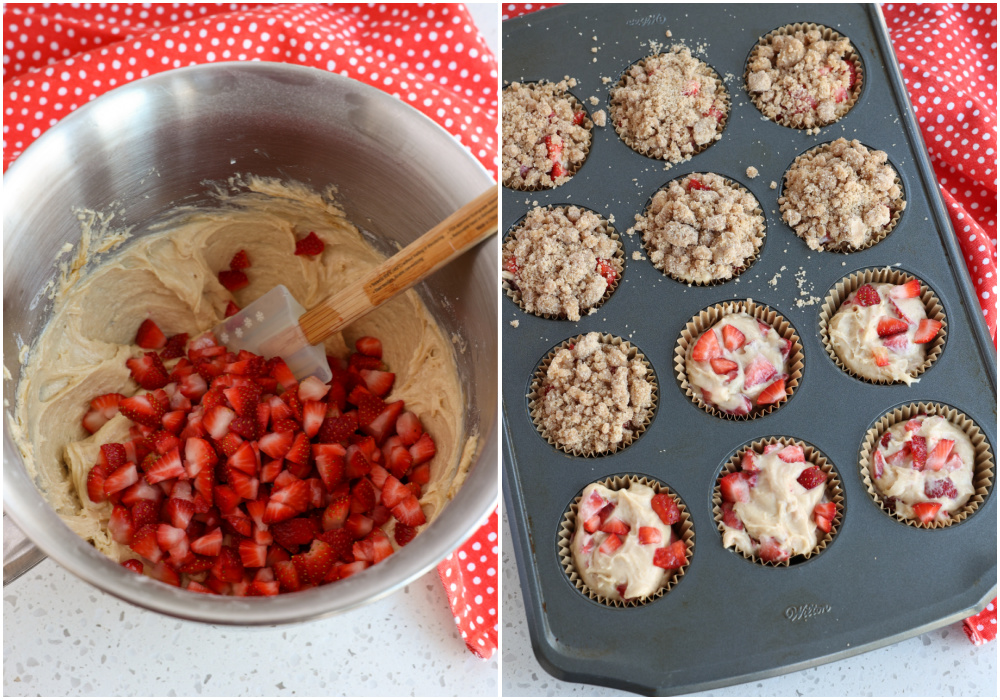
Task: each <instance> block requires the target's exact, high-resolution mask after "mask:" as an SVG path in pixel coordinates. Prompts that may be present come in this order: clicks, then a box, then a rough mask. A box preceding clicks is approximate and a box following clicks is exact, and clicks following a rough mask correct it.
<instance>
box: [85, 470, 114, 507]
mask: <svg viewBox="0 0 1000 700" xmlns="http://www.w3.org/2000/svg"><path fill="white" fill-rule="evenodd" d="M108 474H109V469H108V468H107V467H106V466H104V465H103V464H95V465H94V466H93V467H91V468H90V472H89V473H88V474H87V497H88V498H89V499H90V500H91V501H92V502H94V503H104V501H106V500H107V494H105V493H104V481H105V479H107V478H108Z"/></svg>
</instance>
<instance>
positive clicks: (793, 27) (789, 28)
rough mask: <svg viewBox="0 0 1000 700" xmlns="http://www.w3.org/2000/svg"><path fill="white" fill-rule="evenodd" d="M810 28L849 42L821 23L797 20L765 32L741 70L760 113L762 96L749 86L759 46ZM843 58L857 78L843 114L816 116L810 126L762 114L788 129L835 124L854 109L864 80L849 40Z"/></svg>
mask: <svg viewBox="0 0 1000 700" xmlns="http://www.w3.org/2000/svg"><path fill="white" fill-rule="evenodd" d="M811 29H818V30H819V31H820V33H821V34H822V35H823V39H824V40H825V41H837V40H839V39H842V38H847V40H848V42H850V38H848V37H843V36H842V35H841V34H839V33H837V32H835V31H834V30H832V29H830V28H829V27H826V26H823V25H822V24H813V23H812V22H805V23H802V22H798V23H795V24H786V25H785V26H784V27H778V28H777V29H775V30H774V31H772V32H770V33H769V34H766V35H765V36H763V37H761V39H760V40H759V41H758V42H757V45H756V46H754V48H753V50H752V51H751V52H750V56H748V57H747V62H746V68H745V69H744V70H743V85H744V88H745V89H746V93H747V96H748V97H749V98H750V101H751V102H753V104H754V106H755V107H756V108H757V109H758V110H760V113H761V114H762V115H763V114H764V101H763V99H762V96H761V94H760V93H754V92H750V88H749V80H750V64H751V63H753V61H754V59H755V58H757V53H758V52H759V51H760V48H761V47H762V46H769V45H770V44H771V42H772V41H773V40H774V37H776V36H780V35H788V34H794V33H795V32H797V31H809V30H811ZM844 58H845V59H846V60H848V61H850V62H851V63H853V64H854V70H855V74H856V75H857V78H856V80H855V82H854V88H853V89H852V90H851V95H850V98H849V99H848V100H846V104H847V109H846V110H844V112H843V114H841V115H840V116H838V117H836V118H835V119H833V120H832V121H821V120H819V119H818V118H817V120H816V121H817V123H816V124H814V125H813V126H811V127H806V126H793V125H792V124H790V123H789V121H788V119H786V118H785V117H784V115H782V117H781V118H774V119H772V118H771V117H767V115H764V116H765V117H766V118H767V119H770V120H771V121H773V122H774V123H776V124H780V125H781V126H787V127H788V128H789V129H798V130H800V131H807V132H808V131H810V130H812V129H815V130H816V132H818V131H819V129H821V128H822V127H824V126H830V124H835V123H836V122H838V121H840V120H841V119H843V118H844V117H846V116H847V115H848V114H850V112H851V110H852V109H854V105H855V104H857V101H858V98H859V97H860V96H861V88H862V86H863V85H864V82H865V66H864V63H862V61H861V57H860V56H858V53H857V50H856V49H855V48H854V43H853V42H851V52H850V53H848V54H847V55H846V56H845V57H844Z"/></svg>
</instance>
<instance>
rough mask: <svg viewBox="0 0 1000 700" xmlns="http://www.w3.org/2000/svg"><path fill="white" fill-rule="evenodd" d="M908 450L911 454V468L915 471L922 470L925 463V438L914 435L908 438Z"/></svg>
mask: <svg viewBox="0 0 1000 700" xmlns="http://www.w3.org/2000/svg"><path fill="white" fill-rule="evenodd" d="M910 451H911V453H912V456H913V468H914V469H916V470H917V471H923V469H924V467H925V466H926V465H927V439H926V438H923V437H921V436H919V435H914V436H913V437H912V438H911V439H910Z"/></svg>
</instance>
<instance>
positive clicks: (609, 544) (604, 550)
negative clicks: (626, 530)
mask: <svg viewBox="0 0 1000 700" xmlns="http://www.w3.org/2000/svg"><path fill="white" fill-rule="evenodd" d="M621 546H622V540H621V538H620V537H618V535H615V534H611V535H608V536H607V538H605V540H604V542H602V543H601V546H600V548H599V549H598V551H599V552H600V553H601V554H611V553H612V552H614V551H615V550H616V549H618V548H619V547H621ZM657 551H659V550H657Z"/></svg>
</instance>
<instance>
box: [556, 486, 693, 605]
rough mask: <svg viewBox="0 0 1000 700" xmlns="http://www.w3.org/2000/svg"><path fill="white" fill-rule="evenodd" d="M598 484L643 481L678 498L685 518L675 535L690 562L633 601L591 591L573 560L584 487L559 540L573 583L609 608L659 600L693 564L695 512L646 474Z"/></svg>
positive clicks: (676, 525) (565, 518)
mask: <svg viewBox="0 0 1000 700" xmlns="http://www.w3.org/2000/svg"><path fill="white" fill-rule="evenodd" d="M597 483H598V484H600V485H601V486H603V487H605V488H607V489H609V490H611V491H620V490H622V489H627V488H628V487H629V486H630V485H631V484H634V483H637V484H643V485H645V486H649V487H650V488H651V489H653V490H654V491H656V493H665V494H667V495H668V496H670V497H671V498H673V499H674V501H676V503H677V506H678V507H679V508H680V511H681V519H680V520H679V521H678V522H676V523H674V525H673V526H672V527H673V530H674V534H675V535H677V536H679V537H680V538H681V539H682V540H683V541H684V545H685V553H686V555H687V560H688V563H687V564H685V565H684V566H682V567H680V568H679V569H675V570H674V572H673V573H672V574H670V575H669V576H667V577H666V578H665V580H664V582H663V585H661V586H660V588H659V589H658V590H657V591H656V592H655V593H652V594H650V595H648V596H643V597H641V598H633V599H631V600H622V599H614V598H608V597H606V596H602V595H599V594H598V593H596V592H594V591H592V590H590V588H589V587H588V586H587V584H586V583H584V582H583V579H582V578H581V577H580V574H579V573H577V571H576V566H575V564H574V562H573V551H572V549H571V547H572V543H573V537H574V535H575V533H576V514H577V510H578V509H579V506H580V499H581V498H582V497H583V490H582V489H581V491H580V493H579V494H578V495H577V496H576V497H575V498H574V499H573V502H572V503H571V504H570V507H569V509H568V510H567V511H566V513H565V515H563V519H562V523H561V524H560V527H559V534H558V540H557V546H558V548H559V562H560V564H562V567H563V570H564V571H565V572H566V576H567V578H569V580H570V583H572V584H573V585H574V586H575V587H576V589H577V590H578V591H580V592H581V593H583V594H584V595H586V596H587V597H588V598H590V599H591V600H593V601H596V602H598V603H601V604H602V605H607V606H609V607H616V608H629V607H638V606H640V605H645V604H647V603H651V602H653V601H655V600H658V599H659V598H660V597H662V596H663V594H664V593H666V592H667V591H669V590H670V589H671V588H673V587H674V586H675V585H677V583H678V581H680V580H681V579H682V578H683V577H684V574H685V573H686V572H687V569H688V567H689V566H691V556H692V554H693V553H694V524H693V522H692V521H691V515H690V513H689V512H688V509H687V505H686V504H685V503H684V501H682V500H681V498H680V496H678V495H677V494H676V493H675V492H674V491H673V489H671V488H670V487H669V486H667V485H666V484H663V483H661V482H659V481H657V480H656V479H652V478H650V477H646V476H632V475H623V476H611V477H608V478H606V479H604V480H603V481H598V482H597ZM664 571H665V572H666V571H668V570H667V569H664Z"/></svg>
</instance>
